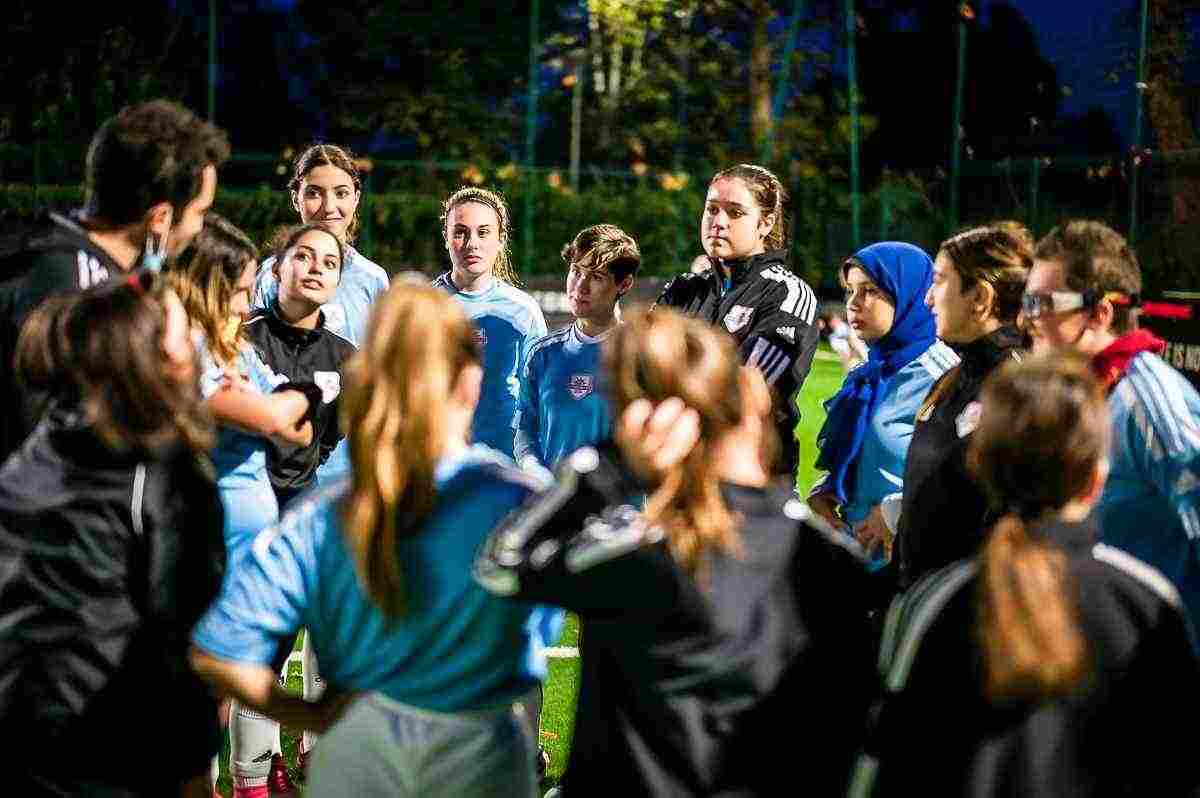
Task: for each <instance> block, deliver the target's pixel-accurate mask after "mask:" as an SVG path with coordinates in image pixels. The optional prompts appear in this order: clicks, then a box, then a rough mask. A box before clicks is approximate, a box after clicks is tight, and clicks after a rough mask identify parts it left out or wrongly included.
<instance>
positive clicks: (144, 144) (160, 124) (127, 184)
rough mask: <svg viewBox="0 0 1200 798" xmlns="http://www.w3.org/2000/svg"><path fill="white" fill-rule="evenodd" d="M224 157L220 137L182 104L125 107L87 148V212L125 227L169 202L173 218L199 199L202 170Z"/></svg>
mask: <svg viewBox="0 0 1200 798" xmlns="http://www.w3.org/2000/svg"><path fill="white" fill-rule="evenodd" d="M228 158H229V139H228V138H226V136H225V133H224V132H223V131H221V130H220V129H218V128H216V127H214V126H213V125H211V124H209V123H208V122H205V121H204V120H202V119H200V118H199V117H198V116H196V115H195V114H193V113H192V112H191V111H189V110H188V109H186V108H184V107H183V106H182V105H179V104H177V103H173V102H170V101H169V100H152V101H150V102H145V103H141V104H140V105H132V106H129V107H128V108H124V109H122V110H121V111H120V113H118V114H117V115H116V116H114V117H113V118H112V119H109V120H108V121H107V122H105V123H104V124H103V125H101V126H100V129H99V130H98V131H96V135H95V136H93V137H92V143H91V145H90V146H89V147H88V153H87V164H86V176H85V185H86V200H85V205H86V208H87V212H88V213H89V214H90V215H92V216H96V217H99V218H101V219H104V220H106V221H108V222H111V223H113V224H117V225H126V224H132V223H134V222H136V221H138V220H140V219H141V218H142V217H143V216H144V215H145V213H146V211H148V210H150V209H151V208H152V207H154V206H155V205H157V204H158V203H160V202H169V203H170V204H171V207H172V208H174V210H175V215H176V217H178V216H179V214H181V213H182V212H183V208H184V206H186V205H187V204H188V203H189V202H191V201H192V200H193V199H195V198H196V197H197V196H199V194H200V186H201V180H202V178H203V173H204V169H205V167H207V166H213V167H219V166H220V165H221V164H223V163H224V162H225V161H226V160H227V159H228Z"/></svg>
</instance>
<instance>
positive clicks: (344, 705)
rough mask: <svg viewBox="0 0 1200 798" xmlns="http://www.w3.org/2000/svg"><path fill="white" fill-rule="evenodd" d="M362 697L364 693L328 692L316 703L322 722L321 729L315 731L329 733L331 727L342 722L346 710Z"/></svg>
mask: <svg viewBox="0 0 1200 798" xmlns="http://www.w3.org/2000/svg"><path fill="white" fill-rule="evenodd" d="M361 695H362V693H356V692H347V693H339V692H335V691H333V690H326V691H325V694H324V695H322V696H321V697H320V698H318V699H317V700H316V702H315V704H316V709H317V712H318V713H319V714H320V719H321V722H320V724H319V728H317V729H314V731H317V732H326V731H329V727H330V726H332V725H333V724H335V723H337V722H338V721H339V720H341V718H342V715H345V714H346V710H347V709H349V708H350V705H351V704H353V703H354V702H355V701H356V700H357V699H358V698H359V697H360V696H361Z"/></svg>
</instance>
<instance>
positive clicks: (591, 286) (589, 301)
mask: <svg viewBox="0 0 1200 798" xmlns="http://www.w3.org/2000/svg"><path fill="white" fill-rule="evenodd" d="M632 282H633V278H632V277H626V278H625V279H624V280H622V281H621V282H620V283H618V282H617V281H616V280H614V279H613V276H612V274H611V273H610V272H609V271H608V269H581V268H579V267H578V266H572V267H571V268H570V269H568V270H567V304H568V305H569V307H570V308H571V315H573V316H574V317H575V318H577V319H581V320H585V321H591V322H599V323H606V322H609V321H612V318H613V310H614V308H615V307H616V305H617V298H618V297H619V296H620V295H621V294H622V293H623V292H624V291H627V290H628V289H629V285H630V284H631V283H632Z"/></svg>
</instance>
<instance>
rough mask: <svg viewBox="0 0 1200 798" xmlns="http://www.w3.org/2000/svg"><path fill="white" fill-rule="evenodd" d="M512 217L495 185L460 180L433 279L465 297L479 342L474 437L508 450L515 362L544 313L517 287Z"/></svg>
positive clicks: (541, 327)
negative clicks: (442, 261) (440, 270)
mask: <svg viewBox="0 0 1200 798" xmlns="http://www.w3.org/2000/svg"><path fill="white" fill-rule="evenodd" d="M509 218H510V217H509V213H508V205H507V204H506V203H505V202H504V198H503V197H501V196H500V195H499V194H498V193H496V192H495V191H490V190H488V189H486V188H472V187H465V188H460V189H459V190H458V191H455V192H454V193H453V194H451V195H450V196H449V197H447V198H446V201H445V202H444V203H442V236H443V237H444V238H445V240H446V252H447V253H449V255H450V270H449V271H447V272H445V273H444V274H442V275H441V276H440V277H438V278H437V279H436V280H435V281H434V283H433V284H434V285H435V286H437V287H438V288H441V289H443V290H444V291H446V292H447V293H449V294H450V295H451V296H453V297H454V298H455V299H457V300H458V301H459V302H461V303H462V306H463V310H465V311H466V314H467V317H468V318H470V319H471V321H472V322H474V324H475V341H476V343H478V344H479V346H480V348H481V349H482V350H483V392H482V395H481V396H480V397H479V406H478V409H477V410H476V411H475V419H474V422H473V425H472V432H473V434H474V440H475V441H477V442H479V443H484V444H487V445H488V446H490V447H491V448H493V449H495V450H497V451H500V452H504V454H506V455H508V456H509V457H512V456H513V438H514V434H515V433H514V430H513V420H514V419H515V418H516V414H517V396H518V389H519V386H520V378H519V375H520V369H521V365H522V364H523V363H524V360H525V353H526V351H527V350H528V348H529V346H530V344H532V343H533V342H534V341H536V340H537V339H538V338H540V337H541V336H543V335H545V334H546V318H545V317H544V316H543V315H542V309H541V308H540V307H538V304H537V302H535V301H534V299H533V297H531V296H529V294H527V293H525V292H524V291H522V290H521V289H519V288H517V274H516V271H515V270H514V269H513V265H512V256H511V255H510V253H509V250H508V245H509V241H511V240H512V224H511V222H510V221H509Z"/></svg>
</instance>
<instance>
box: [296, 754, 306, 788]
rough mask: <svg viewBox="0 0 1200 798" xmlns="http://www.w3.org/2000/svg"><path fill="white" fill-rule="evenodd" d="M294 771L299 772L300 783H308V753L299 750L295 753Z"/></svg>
mask: <svg viewBox="0 0 1200 798" xmlns="http://www.w3.org/2000/svg"><path fill="white" fill-rule="evenodd" d="M296 769H297V770H299V771H300V781H304V782H307V781H308V752H307V751H305V750H304V749H303V748H301V749H300V750H299V751H298V752H297V753H296Z"/></svg>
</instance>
